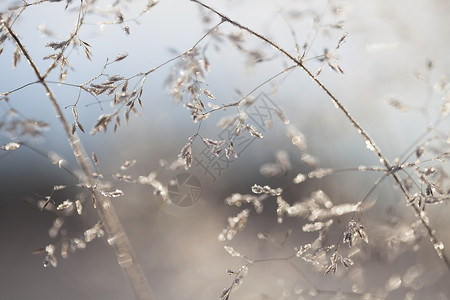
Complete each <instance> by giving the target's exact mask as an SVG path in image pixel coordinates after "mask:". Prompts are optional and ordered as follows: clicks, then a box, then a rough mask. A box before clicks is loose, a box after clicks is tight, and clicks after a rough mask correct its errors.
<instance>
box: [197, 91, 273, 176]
mask: <svg viewBox="0 0 450 300" xmlns="http://www.w3.org/2000/svg"><path fill="white" fill-rule="evenodd" d="M246 112H247V115H248V119H247V120H248V121H249V122H250V123H251V124H252V125H253V126H255V128H256V129H257V130H258V131H259V132H261V133H264V132H266V130H267V129H268V127H269V126H270V125H271V124H272V121H273V119H274V118H275V117H276V116H278V115H279V113H280V112H281V109H280V108H279V107H278V106H277V105H276V103H275V102H274V101H272V99H270V98H269V97H268V96H267V95H266V94H265V93H264V92H261V93H260V94H259V95H258V96H257V97H256V99H255V102H254V103H253V105H251V106H250V107H249V108H248V109H247V110H246ZM233 133H234V128H226V129H224V130H222V131H221V132H220V133H219V135H218V139H219V140H227V139H230V138H231V140H232V141H233V144H234V150H235V151H236V153H237V155H238V157H239V156H241V154H242V153H244V151H245V150H247V149H248V147H249V146H250V145H251V144H252V143H253V142H254V141H255V140H256V139H257V138H256V137H253V136H250V135H246V134H242V135H239V136H236V135H235V134H234V135H233ZM233 162H235V159H234V157H231V156H230V158H229V159H228V158H227V157H226V155H225V151H222V152H221V153H220V154H219V155H215V154H213V153H211V151H210V150H209V149H208V148H207V147H204V148H203V149H202V151H200V153H199V154H198V156H195V157H194V158H193V159H192V167H194V168H200V169H201V172H202V174H203V175H204V176H206V177H208V178H209V179H210V180H211V181H212V182H215V181H216V180H217V179H218V178H219V177H220V176H222V174H223V173H224V172H226V171H228V170H229V169H230V165H231V164H232V163H233Z"/></svg>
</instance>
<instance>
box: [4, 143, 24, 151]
mask: <svg viewBox="0 0 450 300" xmlns="http://www.w3.org/2000/svg"><path fill="white" fill-rule="evenodd" d="M19 147H20V144H19V143H14V142H12V143H8V144H6V145H5V146H1V147H0V148H1V149H2V150H5V151H13V150H16V149H18V148H19Z"/></svg>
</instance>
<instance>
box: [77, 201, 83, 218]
mask: <svg viewBox="0 0 450 300" xmlns="http://www.w3.org/2000/svg"><path fill="white" fill-rule="evenodd" d="M75 207H76V208H77V213H78V214H79V215H81V213H82V212H83V205H82V204H81V201H80V200H76V201H75Z"/></svg>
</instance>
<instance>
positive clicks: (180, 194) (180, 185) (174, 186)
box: [167, 172, 203, 207]
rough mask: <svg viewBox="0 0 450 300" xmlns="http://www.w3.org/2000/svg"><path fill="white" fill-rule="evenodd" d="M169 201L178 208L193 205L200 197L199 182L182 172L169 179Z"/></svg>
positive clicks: (189, 174)
mask: <svg viewBox="0 0 450 300" xmlns="http://www.w3.org/2000/svg"><path fill="white" fill-rule="evenodd" d="M167 191H168V196H169V198H170V201H171V202H172V203H173V204H174V205H175V206H178V207H190V206H193V205H195V204H196V203H197V202H198V201H199V200H200V197H201V195H202V191H203V190H202V185H201V183H200V180H199V179H198V178H197V177H196V176H195V175H193V174H191V173H187V172H183V173H179V174H177V175H175V176H174V177H172V179H170V181H169V184H168V186H167Z"/></svg>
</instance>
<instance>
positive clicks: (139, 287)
mask: <svg viewBox="0 0 450 300" xmlns="http://www.w3.org/2000/svg"><path fill="white" fill-rule="evenodd" d="M3 26H4V27H5V28H6V29H7V31H8V33H9V35H10V36H11V37H12V39H13V40H14V41H15V42H16V44H17V46H18V47H19V48H20V50H21V51H22V53H23V55H24V56H25V57H26V59H27V61H28V62H29V64H30V66H31V68H32V69H33V71H34V73H35V75H36V77H37V78H38V80H39V83H40V84H41V85H42V86H43V87H44V89H45V92H46V95H47V97H48V98H49V100H50V102H51V103H52V106H53V108H54V110H55V111H56V116H57V118H58V119H59V120H60V122H61V124H62V126H63V129H64V131H65V133H66V135H67V137H68V139H69V144H70V146H71V148H72V151H73V154H74V156H75V158H76V160H77V162H78V164H79V165H80V167H81V169H82V170H83V174H84V176H85V177H84V178H80V180H81V181H82V183H83V184H86V185H87V186H88V187H93V186H94V185H95V181H94V178H93V177H92V174H93V170H94V168H93V165H92V162H91V160H90V159H89V156H88V155H87V154H86V151H85V149H84V147H83V145H82V143H81V141H80V139H79V138H78V136H77V135H76V133H74V134H73V133H72V131H71V127H70V125H69V122H68V121H67V120H66V118H65V117H64V114H63V111H62V109H61V106H60V105H59V103H58V101H57V100H56V97H55V95H54V94H53V92H52V90H51V89H50V87H49V86H48V84H47V82H46V80H45V76H43V75H41V73H40V71H39V69H38V68H37V66H36V64H35V63H34V61H33V59H32V58H31V56H30V54H29V53H28V51H27V50H26V48H25V46H24V45H23V44H22V42H21V41H20V39H19V38H18V37H17V35H16V34H15V33H14V31H13V30H12V29H11V27H10V26H8V25H7V24H3ZM92 194H93V195H92V196H93V197H95V200H96V201H97V203H98V205H97V206H98V209H97V212H98V214H99V216H100V218H101V220H102V221H103V224H104V227H105V230H106V232H107V233H108V242H109V244H110V245H111V246H112V247H113V249H114V250H115V253H116V256H117V260H118V263H119V265H120V266H121V267H122V270H123V271H124V272H125V274H126V276H127V278H128V280H129V282H130V284H131V286H132V289H133V292H134V294H135V296H136V298H137V299H139V300H151V299H153V296H152V293H151V290H150V286H149V284H148V282H147V279H146V277H145V275H144V272H143V270H142V268H141V266H140V264H139V263H138V261H137V259H136V255H135V253H134V250H133V247H132V245H131V243H130V240H129V239H128V236H127V234H126V233H125V231H124V229H123V226H122V224H121V222H120V220H119V217H118V216H117V213H116V211H115V209H114V207H113V206H112V204H111V202H110V201H109V199H108V198H107V197H106V196H103V195H102V194H101V193H100V192H99V191H98V190H96V189H92Z"/></svg>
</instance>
